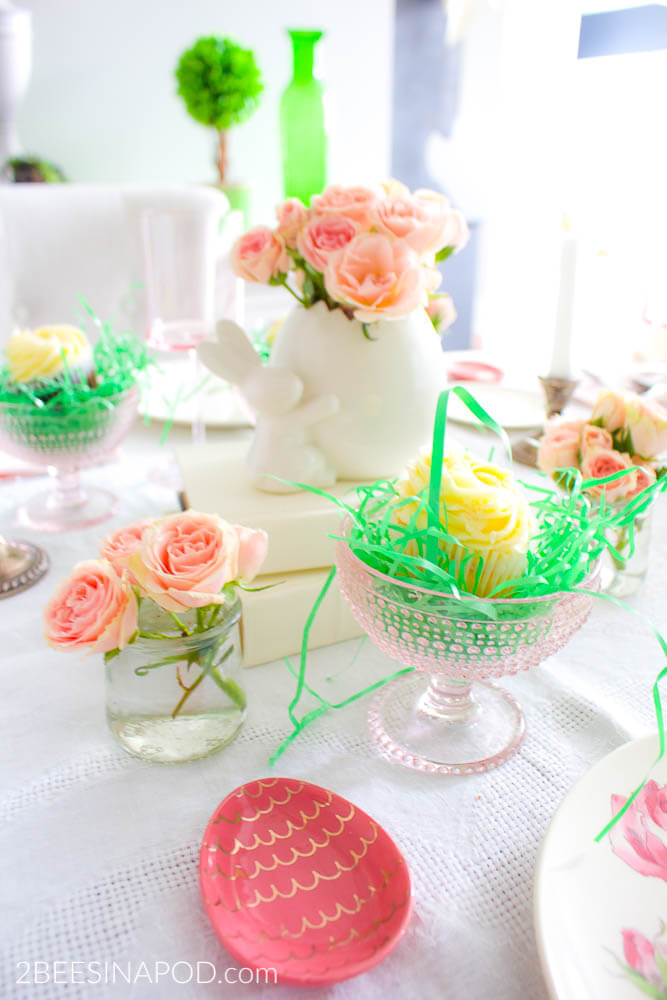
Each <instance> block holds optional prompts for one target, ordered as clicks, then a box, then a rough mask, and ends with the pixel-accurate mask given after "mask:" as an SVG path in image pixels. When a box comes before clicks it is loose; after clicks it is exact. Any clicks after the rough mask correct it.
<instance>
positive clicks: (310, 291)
mask: <svg viewBox="0 0 667 1000" xmlns="http://www.w3.org/2000/svg"><path fill="white" fill-rule="evenodd" d="M301 294H302V295H303V296H304V298H306V299H312V298H313V296H314V295H315V282H314V281H313V279H312V278H311V277H310V275H309V274H307V275H306V277H305V278H304V280H303V285H302V287H301Z"/></svg>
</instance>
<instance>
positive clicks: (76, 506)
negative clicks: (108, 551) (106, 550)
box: [0, 385, 138, 531]
mask: <svg viewBox="0 0 667 1000" xmlns="http://www.w3.org/2000/svg"><path fill="white" fill-rule="evenodd" d="M137 401H138V390H137V388H136V386H135V385H132V386H131V387H130V388H129V389H127V390H125V391H123V392H121V393H117V394H115V395H109V396H100V395H98V396H95V397H92V398H91V399H90V400H88V401H87V402H86V403H85V404H82V405H81V406H79V407H77V409H76V412H74V413H68V414H63V413H59V412H58V409H57V407H55V408H51V407H49V406H48V405H45V404H44V403H43V401H41V400H39V399H38V398H36V402H35V406H34V407H33V406H26V405H25V403H24V402H22V403H17V404H13V403H6V402H5V403H2V405H0V448H1V449H3V450H5V451H7V452H9V453H10V454H12V455H15V456H16V457H17V458H20V459H22V460H23V461H25V462H31V463H33V464H37V465H45V466H47V467H48V471H49V474H50V475H51V476H52V485H51V488H50V489H49V490H46V491H43V492H41V493H38V494H37V495H36V496H34V497H33V498H32V499H31V500H29V501H28V502H27V503H26V504H25V505H24V506H22V507H21V508H19V511H18V518H19V521H20V522H21V523H22V524H26V525H28V526H29V527H31V528H36V529H38V530H41V531H63V530H67V529H68V528H83V527H87V526H89V525H92V524H98V523H99V522H100V521H104V520H105V519H106V518H107V517H109V516H110V515H111V514H112V513H113V510H114V508H115V504H116V497H115V496H114V494H113V493H111V492H110V491H109V490H105V489H100V488H96V487H85V488H84V486H83V484H82V483H81V479H80V475H79V470H80V469H82V468H84V467H85V466H88V465H92V464H94V463H95V462H99V461H100V460H101V459H102V458H104V457H105V455H108V454H109V452H110V451H112V450H113V448H115V447H116V445H117V444H118V443H119V442H120V441H121V439H122V438H123V437H124V436H125V434H126V433H127V432H128V431H129V429H130V427H131V426H132V423H133V422H134V419H135V417H136V414H137Z"/></svg>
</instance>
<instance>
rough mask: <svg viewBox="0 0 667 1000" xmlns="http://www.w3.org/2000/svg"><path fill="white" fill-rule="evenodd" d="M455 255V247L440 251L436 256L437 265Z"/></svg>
mask: <svg viewBox="0 0 667 1000" xmlns="http://www.w3.org/2000/svg"><path fill="white" fill-rule="evenodd" d="M453 253H454V247H443V248H442V250H438V252H437V254H436V255H435V262H436V264H440V263H441V262H442V261H443V260H447V258H448V257H451V255H452V254H453Z"/></svg>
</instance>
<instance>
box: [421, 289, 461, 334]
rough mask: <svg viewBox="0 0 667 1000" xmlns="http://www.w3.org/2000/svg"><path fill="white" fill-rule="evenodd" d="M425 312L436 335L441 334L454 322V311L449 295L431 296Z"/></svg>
mask: <svg viewBox="0 0 667 1000" xmlns="http://www.w3.org/2000/svg"><path fill="white" fill-rule="evenodd" d="M426 312H427V313H428V315H429V319H430V320H431V323H433V326H434V327H435V328H436V330H437V331H438V333H443V332H444V331H445V330H446V329H447V328H448V327H450V326H451V325H452V323H454V321H455V320H456V309H455V307H454V303H453V302H452V297H451V295H447V294H446V293H445V294H443V295H432V296H431V298H430V299H429V300H428V305H427V306H426Z"/></svg>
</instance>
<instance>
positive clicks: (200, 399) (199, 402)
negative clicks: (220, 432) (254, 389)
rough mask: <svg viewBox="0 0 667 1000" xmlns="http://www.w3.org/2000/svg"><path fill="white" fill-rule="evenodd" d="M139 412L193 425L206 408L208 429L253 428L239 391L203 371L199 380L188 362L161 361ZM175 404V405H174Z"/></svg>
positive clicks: (151, 377)
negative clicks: (198, 410) (198, 414)
mask: <svg viewBox="0 0 667 1000" xmlns="http://www.w3.org/2000/svg"><path fill="white" fill-rule="evenodd" d="M148 377H149V380H150V382H149V385H148V387H147V388H146V389H145V391H142V398H141V404H140V406H139V412H140V413H141V415H142V416H145V417H150V418H151V419H153V420H164V421H166V420H169V419H171V420H172V421H173V422H174V423H175V424H192V422H193V421H194V420H195V419H196V418H197V408H198V407H201V408H202V415H203V418H204V423H205V424H206V426H207V427H220V428H224V427H229V428H232V427H250V426H252V423H251V419H250V416H249V413H248V410H247V408H246V407H245V405H244V403H243V400H242V399H241V397H240V394H239V392H238V391H237V390H236V389H235V388H234V386H232V385H230V383H229V382H225V381H224V380H223V379H221V378H218V377H217V375H213V374H211V373H210V372H208V371H207V370H206V369H205V368H201V370H200V372H199V373H198V375H197V377H195V374H194V371H193V366H192V365H191V364H190V362H189V361H187V360H185V359H184V360H182V361H181V360H174V361H172V360H168V361H162V360H160V362H159V367H158V368H156V369H152V370H150V372H149V376H148ZM174 404H175V405H174Z"/></svg>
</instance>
